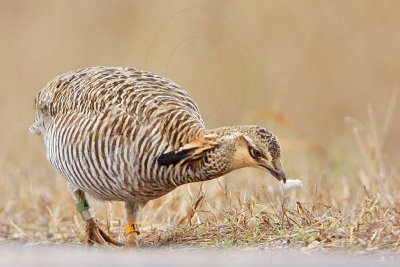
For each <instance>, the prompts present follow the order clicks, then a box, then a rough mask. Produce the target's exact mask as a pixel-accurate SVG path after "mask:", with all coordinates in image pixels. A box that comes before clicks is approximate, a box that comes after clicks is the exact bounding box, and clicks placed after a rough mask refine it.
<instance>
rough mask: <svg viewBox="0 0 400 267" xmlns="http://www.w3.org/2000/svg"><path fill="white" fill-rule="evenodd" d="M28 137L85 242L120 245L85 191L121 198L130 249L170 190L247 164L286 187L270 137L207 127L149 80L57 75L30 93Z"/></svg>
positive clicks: (259, 131)
mask: <svg viewBox="0 0 400 267" xmlns="http://www.w3.org/2000/svg"><path fill="white" fill-rule="evenodd" d="M35 107H36V109H37V115H36V118H35V121H34V123H33V125H32V126H31V127H30V131H31V132H33V133H37V134H39V135H41V136H42V137H43V139H44V143H45V147H46V155H47V158H48V160H49V161H50V162H51V164H52V165H53V166H54V167H55V168H56V169H57V170H58V171H59V172H60V173H61V175H62V176H64V177H65V178H66V180H67V181H68V184H69V188H70V190H71V193H72V195H73V197H74V199H75V200H76V208H77V210H78V212H80V214H81V216H82V218H83V220H85V221H86V223H87V224H86V242H87V243H89V244H91V243H99V244H107V243H112V244H115V245H121V244H120V243H119V242H117V241H116V240H115V239H113V238H112V237H110V236H108V235H107V234H106V233H105V232H104V231H102V230H101V229H100V228H99V226H98V224H97V222H96V220H95V218H94V216H93V215H92V213H91V212H90V207H89V203H88V201H87V199H86V195H87V194H88V195H91V196H93V197H94V198H97V199H101V200H106V201H124V202H125V210H126V219H127V224H126V227H125V233H126V235H127V245H132V246H134V245H137V240H138V239H137V238H138V237H137V236H138V234H139V229H138V224H137V222H136V220H137V216H138V212H139V210H140V209H141V208H142V207H143V206H144V205H145V204H146V203H147V202H148V201H149V200H152V199H155V198H158V197H160V196H162V195H164V194H166V193H168V192H170V191H171V190H173V189H175V188H177V187H178V186H180V185H183V184H186V183H193V182H199V181H207V180H211V179H214V178H217V177H220V176H222V175H224V174H226V173H228V172H231V171H233V170H236V169H239V168H243V167H248V166H251V167H257V168H261V169H264V170H267V171H268V172H270V173H271V174H272V175H273V176H274V177H276V178H277V179H278V180H283V181H286V176H285V173H284V171H283V169H282V165H281V162H280V146H279V143H278V139H277V138H276V136H275V135H273V134H272V133H271V132H269V131H267V130H266V129H264V128H263V127H260V126H253V125H241V126H232V127H221V128H216V129H212V130H207V129H206V128H205V126H204V122H203V120H202V118H201V116H200V113H199V110H198V107H197V105H196V103H195V102H194V101H193V100H192V98H191V97H190V96H189V95H188V94H187V93H186V92H185V91H184V90H183V89H182V88H180V87H179V86H178V85H176V84H175V83H173V82H171V81H170V80H168V79H166V78H163V77H161V76H158V75H156V74H153V73H150V72H145V71H140V70H135V69H130V68H119V67H92V68H86V69H81V70H77V71H72V72H68V73H65V74H62V75H60V76H58V77H56V78H54V79H53V80H51V81H50V82H49V83H47V84H46V86H45V87H44V88H43V89H42V90H41V91H40V92H39V94H38V96H37V97H36V99H35Z"/></svg>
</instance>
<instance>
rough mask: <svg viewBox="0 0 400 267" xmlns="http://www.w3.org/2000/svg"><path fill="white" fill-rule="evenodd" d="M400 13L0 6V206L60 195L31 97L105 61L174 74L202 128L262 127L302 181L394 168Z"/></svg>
mask: <svg viewBox="0 0 400 267" xmlns="http://www.w3.org/2000/svg"><path fill="white" fill-rule="evenodd" d="M399 11H400V2H399V1H365V0H360V1H358V0H353V1H321V0H318V1H317V0H315V1H313V0H308V1H289V0H287V1H264V0H260V1H257V0H253V1H211V0H210V1H204V0H201V1H197V0H193V1H184V0H171V1H153V0H152V1H144V0H143V1H100V0H98V1H70V0H65V1H61V0H59V1H43V0H38V1H15V0H10V1H4V0H2V1H0V35H1V42H0V47H1V49H0V59H1V60H0V75H1V88H0V92H1V98H0V116H1V121H2V127H1V129H2V130H1V132H0V168H1V171H0V174H1V177H0V192H1V195H2V197H1V201H0V203H1V204H2V205H3V208H4V209H7V207H11V206H13V205H14V204H15V203H16V202H18V201H20V197H21V196H22V195H27V194H28V195H29V192H31V194H32V195H30V196H31V197H32V196H37V195H38V194H39V195H40V194H44V197H43V198H44V199H45V198H46V195H48V196H49V198H50V195H51V194H54V191H53V190H55V189H57V188H60V189H62V190H60V191H57V192H64V191H65V190H66V187H65V183H64V181H63V180H62V179H60V178H54V176H55V175H54V174H55V172H54V171H53V169H52V168H51V166H50V165H49V164H48V162H47V161H46V159H45V153H44V146H43V144H42V140H41V139H40V138H39V137H37V136H32V135H30V134H29V133H28V127H29V125H30V123H31V122H32V121H33V118H34V116H35V110H34V109H33V99H34V97H35V95H36V94H37V93H38V91H39V90H40V89H41V87H42V86H44V85H45V83H46V82H47V81H49V80H50V79H52V78H53V77H55V76H56V75H58V74H61V73H64V72H67V71H70V70H73V69H78V68H84V67H88V66H97V65H107V66H127V67H134V68H138V69H144V70H148V71H152V72H155V73H158V74H160V75H162V76H165V77H168V78H170V79H171V80H173V81H175V82H176V83H178V84H179V85H181V86H182V87H183V88H184V89H185V90H187V91H188V92H189V94H190V95H191V96H192V97H193V98H194V99H195V101H197V103H198V105H199V107H200V111H201V112H202V115H203V118H204V120H205V122H206V125H207V127H208V128H213V127H218V126H223V125H233V124H244V123H246V124H260V125H263V126H265V127H266V128H268V129H270V130H272V131H274V132H275V133H276V134H277V135H278V136H279V137H280V140H281V142H282V146H283V162H284V165H285V166H286V167H287V168H288V170H289V175H292V176H299V177H300V178H304V179H306V181H307V179H311V181H312V179H314V182H315V181H317V180H318V181H319V179H322V178H321V177H322V176H324V179H326V180H325V181H327V183H328V184H330V183H332V184H334V183H336V181H338V180H340V179H343V175H344V174H346V170H347V169H346V168H347V167H348V166H352V164H359V161H363V160H364V166H365V165H368V164H369V163H368V162H367V161H368V159H365V157H367V158H368V157H369V156H368V155H370V157H371V158H372V160H371V162H373V164H375V163H376V161H375V159H377V158H378V161H379V162H378V163H377V165H379V164H381V163H382V162H383V163H384V164H386V163H390V164H391V166H393V165H395V164H394V163H399V162H400V156H399V153H398V151H399V148H400V147H399V144H398V139H399V136H400V123H399V119H398V116H397V114H399V112H400V105H399V103H398V101H397V102H396V96H397V93H396V92H398V88H399V85H400V75H399V74H400V53H399V51H400V27H399V25H400V16H399ZM363 132H366V133H367V134H366V135H365V138H364V137H362V138H360V137H357V135H358V134H360V133H363ZM368 144H369V145H368ZM364 145H365V147H364ZM366 155H367V156H366ZM371 155H372V156H371ZM317 162H320V163H317ZM321 162H322V163H321ZM327 162H328V163H327ZM342 163H343V164H342ZM327 165H328V166H329V172H330V173H331V174H332V173H333V174H332V175H326V172H328V171H326V169H327V168H328V167H326V166H327ZM317 166H318V167H317ZM341 166H343V167H341ZM338 169H340V171H338V172H337V173H335V171H337V170H338ZM381 169H382V166H378V167H377V170H378V171H377V173H378V174H379V175H382V173H381V172H380V171H381ZM324 170H325V171H324ZM390 170H392V169H390ZM331 171H332V172H331ZM393 172H395V173H397V174H398V172H397V169H396V170H395V171H393ZM393 172H392V173H393ZM248 173H249V172H243V171H242V172H238V173H237V174H236V178H235V177H232V180H231V181H232V183H233V182H234V181H235V179H244V178H243V176H246V175H247V176H249V175H250V174H248ZM250 173H251V172H250ZM352 173H356V174H357V175H356V176H357V177H358V178H357V179H359V180H360V181H366V180H365V173H366V174H367V175H369V172H368V171H365V172H364V175H363V174H362V173H361V174H360V172H359V171H358V170H357V171H352ZM256 174H260V173H258V172H256ZM251 175H252V174H251ZM264 175H265V174H264ZM233 176H235V175H233ZM363 177H364V178H363ZM346 179H352V178H346ZM363 179H364V180H363ZM261 180H262V179H261ZM262 181H263V182H262V183H265V181H264V180H262ZM271 181H273V179H272V178H271V177H269V178H268V182H269V183H271ZM52 192H53V193H52ZM64 196H65V199H68V201H71V200H69V196H68V193H67V192H66V191H65V193H63V194H61V195H58V196H57V197H58V198H60V199H64ZM346 196H347V197H351V191H348V192H347V195H346ZM53 197H54V196H53ZM28 199H29V198H28ZM13 203H14V204H13ZM4 205H5V206H4ZM7 205H8V206H7ZM71 205H73V204H72V203H71ZM71 212H72V211H71Z"/></svg>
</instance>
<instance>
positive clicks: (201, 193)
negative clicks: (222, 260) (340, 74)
mask: <svg viewBox="0 0 400 267" xmlns="http://www.w3.org/2000/svg"><path fill="white" fill-rule="evenodd" d="M393 105H394V101H393V103H391V104H389V105H388V112H387V115H386V117H385V118H386V120H383V123H380V124H383V126H382V125H380V124H378V123H377V121H376V118H374V113H373V111H372V109H369V110H368V118H367V119H366V120H365V122H364V123H361V122H357V121H356V120H354V119H350V118H347V119H346V123H347V124H348V125H349V126H350V127H349V129H348V134H347V137H348V138H349V140H341V141H342V142H344V143H345V144H346V146H347V149H346V150H344V149H342V148H340V149H339V150H335V149H334V148H332V147H331V148H330V147H325V148H324V149H323V150H317V151H318V152H316V151H315V149H313V148H312V147H311V148H310V149H306V148H305V147H302V151H300V150H290V149H288V151H286V152H287V153H286V154H284V162H288V163H290V162H295V164H292V165H291V166H289V170H288V173H289V174H291V173H295V174H297V175H298V177H299V178H300V179H302V181H303V183H304V188H303V189H301V190H298V191H296V192H293V191H290V192H282V191H281V190H280V187H279V184H278V183H277V182H276V181H275V180H273V178H272V177H269V178H268V179H267V180H265V179H262V178H261V177H260V176H262V175H263V173H261V172H258V171H254V170H251V169H243V170H239V171H237V172H234V173H233V174H230V175H227V177H222V178H220V179H218V180H215V181H210V182H206V183H201V184H192V185H186V186H182V187H181V188H179V189H178V190H175V191H173V192H171V193H170V194H168V195H166V196H164V197H162V198H160V199H157V200H154V201H152V202H150V203H149V204H148V205H147V206H146V207H145V209H144V211H143V213H142V227H143V231H142V232H143V234H142V240H141V243H142V246H144V247H147V246H149V247H153V246H161V247H165V246H167V247H173V248H176V247H187V246H191V245H196V246H198V245H201V246H213V247H214V246H216V247H247V246H257V247H259V246H263V247H277V246H278V247H287V248H296V249H297V248H300V249H302V250H304V251H309V250H326V249H350V250H357V251H360V250H361V251H370V250H377V249H378V250H387V251H399V243H400V238H399V236H400V210H399V209H398V203H399V198H398V193H399V188H400V187H399V178H400V177H399V173H398V170H397V169H396V168H395V167H394V166H393V165H392V164H390V163H388V162H387V161H386V160H385V156H384V155H385V154H384V151H382V146H383V141H384V139H383V137H384V135H385V131H386V130H385V129H387V125H388V123H389V119H390V111H391V110H392V107H393ZM278 117H279V116H278ZM275 122H277V123H278V124H280V125H281V126H282V127H290V125H289V124H287V121H286V120H283V121H282V120H278V119H276V120H275ZM381 129H382V130H381ZM285 143H287V144H288V146H289V147H290V144H291V142H288V141H286V142H283V146H284V147H285ZM285 150H286V149H285ZM321 151H322V152H321ZM337 153H339V155H338V154H337ZM285 155H286V156H285ZM292 157H293V158H292ZM298 157H301V158H302V160H296V158H298ZM338 158H339V160H338ZM288 165H289V164H288ZM36 168H42V169H44V170H45V171H44V173H46V174H47V175H49V176H51V175H53V171H52V170H51V169H49V168H48V166H47V165H44V166H36ZM4 174H5V175H9V176H10V178H12V181H13V184H11V185H10V184H4V185H3V186H2V189H3V190H4V191H5V192H7V191H9V190H13V191H14V194H15V196H14V197H12V198H11V199H9V200H8V201H6V202H5V204H4V206H2V209H1V211H0V218H1V227H2V231H1V239H2V240H3V241H4V242H9V241H17V242H21V243H29V244H31V243H55V244H58V243H80V242H82V240H83V237H84V233H83V230H84V223H83V222H82V221H81V220H80V218H79V216H78V215H77V213H76V212H75V211H74V203H73V202H72V200H71V198H70V196H69V193H68V191H67V189H66V186H65V183H64V181H63V179H61V178H59V179H43V180H42V183H39V184H38V178H37V177H36V178H33V177H31V176H30V174H29V172H24V171H23V170H20V169H14V170H13V171H10V170H9V171H8V173H6V172H5V173H4ZM6 187H7V188H6ZM95 210H96V211H97V213H98V214H97V215H98V218H99V219H100V222H101V224H102V226H103V227H104V228H106V229H107V230H108V231H110V232H111V233H112V234H113V235H114V236H119V237H120V238H123V235H122V232H121V231H122V227H121V225H122V223H123V222H122V221H121V218H122V217H123V212H122V205H121V203H113V204H110V203H109V204H104V203H103V204H101V203H98V204H97V205H96V204H95Z"/></svg>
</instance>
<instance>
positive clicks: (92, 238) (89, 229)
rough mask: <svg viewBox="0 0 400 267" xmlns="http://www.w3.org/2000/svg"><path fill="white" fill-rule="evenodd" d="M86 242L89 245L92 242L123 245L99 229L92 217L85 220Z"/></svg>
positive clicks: (92, 243)
mask: <svg viewBox="0 0 400 267" xmlns="http://www.w3.org/2000/svg"><path fill="white" fill-rule="evenodd" d="M85 242H86V244H88V245H89V246H91V245H94V244H99V245H109V244H113V245H115V246H118V247H120V246H123V244H122V243H120V242H118V241H117V240H115V239H114V238H112V237H110V236H109V235H108V234H107V233H106V232H104V231H103V230H102V229H100V227H99V225H98V224H97V222H96V221H95V220H94V219H90V220H88V221H87V222H86V238H85Z"/></svg>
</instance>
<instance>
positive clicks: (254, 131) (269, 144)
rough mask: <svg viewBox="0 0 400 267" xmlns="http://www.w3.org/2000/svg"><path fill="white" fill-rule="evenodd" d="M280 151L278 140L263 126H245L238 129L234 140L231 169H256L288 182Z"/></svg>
mask: <svg viewBox="0 0 400 267" xmlns="http://www.w3.org/2000/svg"><path fill="white" fill-rule="evenodd" d="M280 150H281V149H280V145H279V141H278V138H277V137H276V136H275V135H274V134H273V133H271V132H269V131H268V130H266V129H265V128H263V127H261V126H245V127H243V128H240V129H238V131H237V135H236V136H235V138H234V152H233V155H232V157H233V159H232V165H231V168H232V169H239V168H243V167H256V168H259V169H263V170H266V171H268V172H269V173H271V174H272V176H274V177H275V178H276V179H278V180H279V181H281V180H282V181H283V182H286V175H285V172H284V171H283V168H282V164H281V161H280V156H281V152H280Z"/></svg>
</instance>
